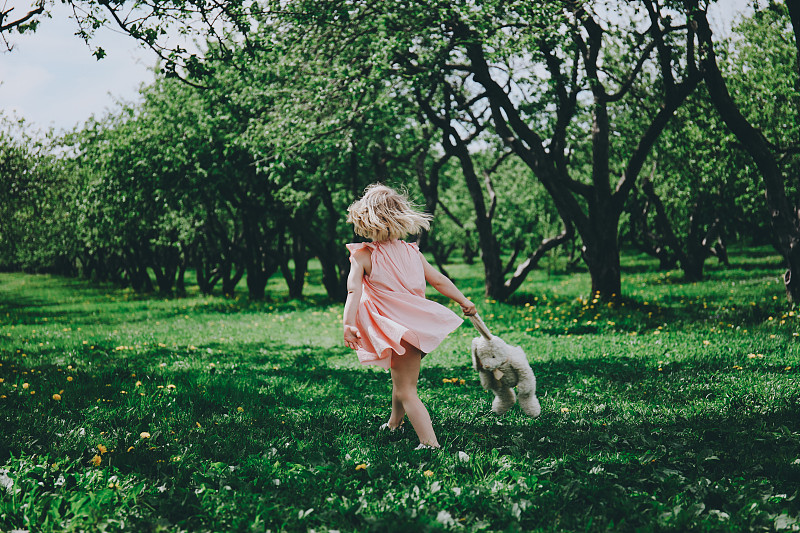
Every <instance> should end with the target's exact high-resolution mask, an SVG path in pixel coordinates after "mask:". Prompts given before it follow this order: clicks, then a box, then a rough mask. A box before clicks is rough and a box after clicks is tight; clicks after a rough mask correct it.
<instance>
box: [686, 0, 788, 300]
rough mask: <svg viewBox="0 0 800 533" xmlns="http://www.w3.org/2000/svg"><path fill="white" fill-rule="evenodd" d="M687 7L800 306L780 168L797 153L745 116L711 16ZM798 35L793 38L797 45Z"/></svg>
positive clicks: (706, 75) (709, 80) (711, 86)
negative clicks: (757, 177)
mask: <svg viewBox="0 0 800 533" xmlns="http://www.w3.org/2000/svg"><path fill="white" fill-rule="evenodd" d="M685 3H686V7H687V10H688V13H689V16H690V17H691V21H692V23H693V24H694V25H695V27H696V28H697V38H698V42H699V43H700V54H699V56H700V66H701V71H702V74H703V79H704V81H705V84H706V86H707V88H708V92H709V94H710V95H711V99H712V101H713V103H714V107H715V108H716V109H717V112H718V113H719V114H720V117H721V118H722V120H723V121H724V122H725V124H726V125H727V126H728V128H730V130H731V132H732V133H733V134H734V135H735V136H736V137H737V138H738V139H739V141H740V142H741V143H742V145H743V146H744V147H745V149H746V150H747V152H748V153H749V154H750V156H751V157H752V158H753V161H754V162H755V164H756V166H757V167H758V169H759V172H760V174H761V178H762V183H763V185H764V192H765V197H766V203H767V206H768V209H769V214H770V224H771V226H772V231H773V234H774V235H775V237H776V240H777V244H778V249H779V251H780V253H781V255H782V256H783V257H784V260H785V261H786V265H787V270H786V273H785V275H784V283H785V286H786V293H787V297H788V298H789V300H790V301H792V302H797V301H800V216H799V215H800V213H799V212H798V206H797V202H793V201H792V200H790V198H789V196H788V195H787V191H786V184H785V178H784V174H783V171H782V169H781V164H780V157H781V155H782V154H789V153H792V152H794V151H796V147H787V146H780V145H776V144H775V143H774V142H771V141H769V140H768V139H767V137H766V136H765V134H764V132H763V131H761V130H760V129H759V128H757V127H756V126H754V124H753V122H752V121H751V120H750V119H748V117H746V116H745V115H744V114H743V113H742V109H741V104H739V103H738V102H737V101H736V99H734V96H733V95H732V94H731V92H730V91H729V86H728V80H727V79H726V77H725V76H724V75H723V72H722V70H721V69H720V66H719V64H718V61H717V54H716V52H715V48H714V39H713V33H712V31H711V27H710V25H709V23H708V14H707V11H706V10H705V9H703V8H701V6H700V4H699V2H698V1H697V0H686V2H685ZM771 9H776V10H782V9H783V10H784V13H785V14H786V15H788V16H789V18H790V20H796V13H797V10H798V9H800V6H798V5H797V2H796V1H790V2H787V4H785V8H784V7H783V6H781V5H780V4H771ZM794 31H795V32H797V31H798V30H797V28H794ZM796 35H797V34H796V33H795V40H796V38H797V37H796ZM795 50H797V48H795ZM793 61H794V63H795V67H794V71H795V73H796V72H797V62H798V56H797V55H796V54H795V55H794V57H793ZM796 86H797V85H796V84H795V87H796ZM795 101H796V100H795ZM795 112H796V111H795ZM795 120H796V115H795Z"/></svg>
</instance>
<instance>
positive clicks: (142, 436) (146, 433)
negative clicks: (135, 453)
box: [139, 431, 150, 439]
mask: <svg viewBox="0 0 800 533" xmlns="http://www.w3.org/2000/svg"><path fill="white" fill-rule="evenodd" d="M139 437H141V438H143V439H149V438H150V433H148V432H147V431H142V432H141V433H139Z"/></svg>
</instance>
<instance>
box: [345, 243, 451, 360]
mask: <svg viewBox="0 0 800 533" xmlns="http://www.w3.org/2000/svg"><path fill="white" fill-rule="evenodd" d="M362 248H369V249H370V250H372V255H371V259H372V271H371V272H370V275H369V276H367V275H366V274H365V275H364V278H363V283H362V287H363V290H362V292H361V302H360V304H359V306H358V312H357V314H356V327H357V328H358V331H359V333H361V348H359V349H358V350H357V353H358V360H359V361H361V364H364V365H377V366H380V367H383V368H386V369H389V368H390V367H391V362H392V352H395V353H397V354H398V355H402V354H404V353H405V351H406V350H405V348H403V347H402V346H401V345H400V341H401V340H405V341H406V342H408V343H409V344H411V345H413V346H416V347H417V348H419V349H420V351H422V353H423V354H426V353H429V352H430V351H432V350H433V349H434V348H436V347H437V346H439V343H441V342H442V340H444V338H445V337H447V335H449V334H450V333H451V332H452V331H453V330H455V329H456V328H457V327H458V326H460V325H461V323H462V322H463V321H462V320H461V318H459V316H458V315H456V314H455V313H454V312H452V311H451V310H450V309H448V308H446V307H445V306H443V305H440V304H438V303H436V302H433V301H431V300H428V299H426V298H425V273H424V270H423V266H422V260H421V256H420V252H419V248H418V247H417V245H416V243H411V244H409V243H407V242H405V241H401V240H393V241H381V242H361V243H352V244H348V245H347V249H348V250H350V261H353V260H354V259H353V253H355V252H356V251H357V250H361V249H362Z"/></svg>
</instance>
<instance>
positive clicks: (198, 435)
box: [0, 344, 800, 529]
mask: <svg viewBox="0 0 800 533" xmlns="http://www.w3.org/2000/svg"><path fill="white" fill-rule="evenodd" d="M268 349H269V350H270V354H267V355H264V354H258V355H255V354H254V353H253V350H255V345H253V346H244V347H242V350H243V351H242V352H235V353H231V354H230V355H229V358H228V359H227V360H226V361H225V362H224V363H222V364H220V365H219V366H214V367H211V366H209V364H208V361H207V359H205V358H204V356H202V351H200V353H199V354H198V357H196V358H194V359H191V358H189V357H183V358H182V359H181V360H168V361H169V362H168V363H167V366H165V367H161V366H159V365H158V363H156V361H158V360H160V359H163V356H164V355H165V354H164V353H160V352H157V351H156V352H153V353H147V354H114V353H111V354H107V353H94V354H93V355H92V356H91V357H89V356H88V354H81V355H80V356H79V357H78V358H77V359H76V361H75V363H74V365H73V366H74V367H75V368H74V369H73V370H71V371H69V372H67V371H66V368H65V367H64V366H57V365H44V366H39V367H36V368H31V367H27V366H23V365H22V363H21V362H20V361H19V359H16V358H15V359H9V358H4V359H3V360H2V361H0V362H2V367H0V368H2V369H3V375H4V376H5V382H4V383H3V385H2V387H3V388H2V391H3V393H4V394H6V395H7V396H8V397H7V398H5V399H3V400H0V425H2V427H3V431H2V433H0V462H5V461H7V460H8V458H9V457H10V455H11V454H13V455H15V456H19V455H21V454H36V455H41V456H47V457H48V458H49V459H48V460H49V461H61V460H64V461H67V462H69V461H72V462H78V463H80V464H81V465H85V466H84V468H86V469H91V468H93V467H91V466H89V462H90V460H91V459H92V457H93V456H94V455H95V454H97V448H96V446H97V444H100V443H102V444H104V445H106V446H107V448H108V449H109V450H110V451H109V452H108V453H107V454H105V455H104V456H103V459H102V460H103V463H102V465H103V466H101V468H103V467H107V466H106V465H111V466H113V467H114V468H115V469H117V471H118V472H119V473H120V474H122V475H135V476H136V477H137V478H139V479H144V480H148V482H149V483H150V484H151V486H160V487H164V493H163V496H161V495H160V494H161V493H157V492H156V493H153V494H151V495H149V496H147V497H146V498H145V501H146V502H147V504H148V505H149V506H150V507H152V508H153V509H155V510H156V511H157V513H158V515H159V516H162V517H165V518H166V519H167V520H169V521H170V522H171V523H181V524H184V525H187V526H191V525H195V526H199V525H201V524H203V523H204V518H203V516H204V514H205V513H207V512H208V510H209V508H208V505H209V504H208V502H206V501H204V500H203V498H204V496H202V493H203V491H205V490H209V489H211V490H214V491H218V493H219V494H220V495H219V496H218V497H219V498H221V499H220V502H223V501H224V502H228V504H231V505H237V506H238V505H244V506H245V507H244V509H246V511H244V512H248V513H255V512H257V509H259V508H261V507H262V506H263V505H264V504H265V503H264V502H266V501H270V502H273V503H272V505H273V506H278V507H276V509H278V510H280V509H295V508H296V507H297V506H298V505H301V504H300V503H299V502H303V503H302V505H307V506H315V505H316V506H320V505H321V506H322V507H321V509H322V508H325V505H324V504H323V503H321V501H322V499H324V498H325V497H328V495H330V494H340V495H344V496H346V497H348V498H355V499H356V500H357V498H358V494H359V491H361V490H366V488H367V487H373V486H374V488H375V489H376V490H397V487H398V484H400V485H401V486H404V485H407V484H409V483H411V484H413V483H414V481H409V480H407V479H406V476H407V474H402V473H398V472H397V469H396V465H397V464H407V467H406V468H408V469H409V470H410V471H411V472H414V471H415V470H416V469H420V470H422V469H425V468H430V469H433V470H437V471H439V470H452V474H451V475H452V476H456V479H457V478H458V477H459V476H463V479H464V481H463V483H465V484H467V485H469V484H472V485H473V486H475V487H480V486H481V483H483V482H484V481H485V480H493V481H491V483H494V482H495V481H497V482H501V483H514V482H516V480H518V479H519V477H520V476H522V477H523V478H524V479H529V480H532V481H530V482H531V483H534V484H536V483H538V484H540V485H541V484H544V485H543V486H544V487H545V488H548V490H549V492H547V491H544V492H543V495H542V496H541V498H544V503H546V504H548V505H551V506H552V507H553V508H552V509H549V510H548V511H547V512H545V513H544V514H542V515H537V517H536V518H534V519H532V520H533V521H532V522H530V523H529V524H528V526H529V527H532V528H535V527H543V526H544V525H546V523H547V520H552V519H554V516H555V515H558V513H559V512H560V511H559V509H561V510H562V511H563V510H564V509H566V508H565V507H564V505H566V504H565V502H570V501H592V502H594V503H593V505H597V506H600V507H604V508H607V513H606V512H605V511H604V513H606V516H605V518H604V520H611V523H618V521H619V519H621V518H624V516H625V513H627V512H629V509H630V505H632V503H631V502H632V501H634V500H635V498H636V494H638V493H642V494H657V495H659V498H660V499H662V500H664V501H665V502H666V503H669V502H670V501H672V500H674V501H675V502H680V501H681V498H684V499H693V500H694V501H701V502H703V503H704V504H705V505H706V506H708V508H709V509H726V510H727V511H726V512H733V511H734V510H735V509H733V508H732V507H731V506H732V505H733V504H732V503H731V501H732V498H733V497H734V495H735V493H736V492H737V491H738V490H740V489H741V483H744V482H741V483H740V482H736V483H734V482H733V481H731V480H740V481H741V480H746V484H747V487H748V488H747V490H748V491H752V490H756V488H758V490H761V489H764V490H767V489H766V488H765V487H766V486H767V485H769V486H770V487H773V486H774V487H780V491H782V492H785V493H788V494H791V493H792V492H794V491H796V490H798V489H800V469H798V468H797V467H795V466H788V467H787V465H790V463H791V461H792V460H794V458H795V456H796V451H797V445H798V434H799V432H800V416H798V415H800V391H798V390H796V389H795V390H794V391H793V392H790V393H784V394H783V396H781V397H780V398H776V397H775V394H774V391H772V392H770V391H764V390H761V391H759V390H756V391H752V392H751V393H750V394H749V395H748V394H746V393H743V391H746V390H747V386H746V385H745V384H743V385H741V386H731V385H729V384H726V383H725V378H726V377H728V376H729V375H730V368H729V367H728V364H727V363H726V362H725V361H723V360H718V361H714V360H707V361H698V362H696V363H682V364H680V365H677V364H675V365H670V366H669V367H668V369H667V371H666V373H664V372H661V373H659V372H657V371H656V370H655V369H653V368H652V367H651V366H648V365H647V364H646V363H643V362H641V361H639V360H634V359H630V358H624V357H607V358H597V359H589V360H582V361H572V360H556V361H551V362H549V363H539V364H537V365H536V371H537V377H538V379H539V395H540V398H541V399H542V404H543V408H544V412H543V414H542V416H541V417H540V418H538V419H536V420H531V419H529V418H526V417H525V416H524V415H522V414H521V413H520V411H519V409H518V407H514V409H513V410H512V411H511V412H509V413H508V414H507V415H506V416H505V417H502V418H498V417H496V416H495V415H493V414H491V413H490V412H489V405H490V400H491V394H490V393H489V392H486V391H483V390H482V389H481V388H480V386H479V384H478V383H477V379H476V377H475V376H474V375H473V374H472V371H471V370H470V368H469V366H468V365H467V364H464V365H460V366H457V367H452V368H433V367H432V368H425V369H424V370H423V379H422V380H421V385H420V388H421V391H422V392H421V394H422V397H423V399H424V400H425V402H426V403H427V404H428V407H429V408H430V410H431V412H432V414H433V417H434V422H435V425H436V428H437V431H438V432H439V435H440V439H441V441H442V442H443V443H444V444H445V450H444V451H443V452H441V453H439V454H433V455H431V454H420V453H419V452H416V453H415V452H412V451H411V450H412V448H413V447H414V446H415V444H416V442H415V438H414V433H413V431H406V433H405V434H404V435H398V436H387V435H383V434H380V433H379V432H378V430H377V427H378V425H379V424H380V423H382V422H383V421H384V420H385V418H386V417H387V416H388V411H389V407H390V402H389V396H390V393H391V384H390V381H389V378H388V375H387V374H385V373H378V372H370V371H366V370H363V369H347V368H333V367H330V366H328V365H327V364H326V363H327V360H328V359H329V358H330V357H341V356H342V355H343V354H344V353H345V352H346V350H345V349H344V348H335V349H331V350H327V351H321V350H320V348H319V347H317V346H313V345H299V346H293V345H285V344H273V345H271V346H268ZM44 355H49V356H50V357H53V358H54V357H56V355H57V354H54V353H51V354H44ZM84 356H86V357H84ZM217 358H218V356H217ZM747 371H749V372H759V373H763V369H759V368H756V367H753V368H748V369H747ZM23 372H27V373H26V374H23ZM67 375H70V376H72V377H73V380H72V381H71V382H68V381H67V380H66V376H67ZM454 376H457V377H462V378H465V381H466V383H465V384H463V385H454V384H451V383H443V381H442V380H443V379H444V378H451V377H454ZM136 381H140V382H141V384H140V385H138V386H137V385H136V384H135V382H136ZM23 382H27V383H29V384H30V385H29V389H26V390H25V391H22V390H21V387H22V383H23ZM715 382H716V383H719V385H717V386H716V387H715V386H714V385H713V384H714V383H715ZM13 384H17V385H18V386H17V388H16V389H14V388H13V387H12V385H13ZM171 385H172V386H174V388H171V387H170V386H171ZM59 389H65V390H64V393H63V394H62V397H63V399H62V400H61V401H55V400H52V399H51V398H50V395H51V394H52V392H55V391H56V390H59ZM29 390H35V391H36V394H35V395H31V394H29V393H28V391H29ZM123 390H124V391H125V393H124V394H123V393H122V392H121V391H123ZM140 393H141V394H142V395H140ZM709 393H713V394H715V397H713V398H703V399H704V401H707V402H712V403H713V405H712V406H711V408H704V409H700V410H697V411H693V410H692V409H690V408H685V409H684V408H683V407H684V406H687V405H688V404H689V403H691V402H692V401H694V400H698V399H700V398H701V397H704V395H707V394H709ZM770 394H771V395H770ZM563 405H567V406H569V409H568V411H567V412H562V411H561V407H562V406H563ZM663 406H666V408H664V407H663ZM239 408H241V409H239ZM409 430H410V428H409ZM142 432H148V433H149V434H150V436H149V438H142V437H141V436H140V434H141V433H142ZM458 450H464V451H466V452H467V453H468V454H469V455H470V456H472V457H473V459H472V460H471V461H472V462H471V463H470V466H469V468H467V467H466V466H463V465H461V466H460V463H458V462H456V461H455V460H454V459H453V457H454V454H455V453H456V451H458ZM349 454H354V457H353V458H351V459H348V457H350V455H349ZM359 454H360V455H359ZM358 461H368V462H370V464H371V466H370V468H371V469H372V471H373V472H379V473H381V474H378V476H379V477H375V478H373V477H369V476H367V477H365V476H362V475H360V474H359V473H358V472H357V471H354V469H353V466H354V464H355V462H358ZM274 479H279V480H282V481H281V484H275V483H273V481H274ZM737 483H739V484H738V485H737ZM409 486H410V485H409ZM224 487H230V489H225V488H224ZM382 487H383V488H382ZM392 487H394V488H392ZM619 487H622V489H620V488H619ZM754 487H756V488H754ZM486 490H487V491H488V488H487V489H486ZM541 490H543V489H541ZM770 490H771V489H770ZM776 490H778V489H776ZM226 491H230V492H226ZM215 494H216V492H215ZM226 494H230V496H225V495H226ZM234 494H235V497H234V496H233V495H234ZM487 494H489V493H487ZM548 494H549V496H548ZM486 497H488V496H486ZM548 498H551V499H552V501H550V500H548ZM626 502H627V503H626ZM220 505H221V503H220ZM454 505H456V507H457V506H458V505H461V504H454ZM247 506H250V507H247ZM626 509H627V510H626ZM455 510H456V509H455V508H451V511H453V512H455ZM276 512H277V511H276ZM281 512H283V511H281ZM331 512H332V511H331ZM465 512H466V510H465ZM487 512H488V511H487ZM650 512H652V509H651V511H650ZM554 513H555V514H554ZM278 514H280V513H278ZM295 514H296V513H295ZM276 516H277V515H276ZM348 516H349V518H347V520H349V521H350V522H349V523H350V524H351V526H353V527H356V526H357V527H359V528H361V529H370V527H369V526H368V524H369V522H364V521H363V520H365V519H364V518H363V517H357V516H355V514H353V515H352V516H350V515H348ZM275 519H276V520H277V518H275ZM325 519H328V520H334V519H335V521H333V522H329V523H341V520H342V518H341V516H339V517H333V518H332V517H328V516H326V517H325ZM572 519H575V518H574V517H573V518H572ZM639 519H640V520H643V521H644V522H643V523H644V524H646V523H648V520H653V519H654V518H653V517H652V516H651V517H650V518H648V517H647V516H644V517H642V518H639ZM320 520H322V518H320ZM375 520H377V522H375V523H376V524H383V522H382V521H381V520H382V519H379V518H375ZM529 520H531V519H529ZM376 527H377V526H376ZM497 527H499V526H497ZM564 527H567V526H564ZM567 529H569V527H567Z"/></svg>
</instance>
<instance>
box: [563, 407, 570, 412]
mask: <svg viewBox="0 0 800 533" xmlns="http://www.w3.org/2000/svg"><path fill="white" fill-rule="evenodd" d="M561 412H562V413H569V407H562V408H561Z"/></svg>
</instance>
